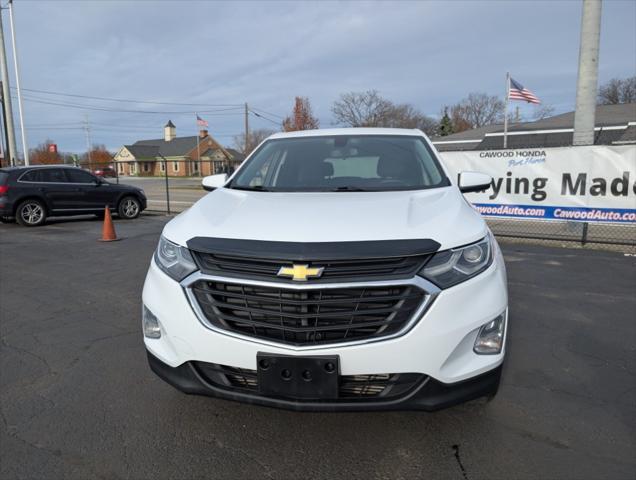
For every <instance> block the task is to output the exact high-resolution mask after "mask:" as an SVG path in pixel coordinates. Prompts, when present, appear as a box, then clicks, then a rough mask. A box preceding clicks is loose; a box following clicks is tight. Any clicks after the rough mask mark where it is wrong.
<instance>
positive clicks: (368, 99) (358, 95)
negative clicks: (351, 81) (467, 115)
mask: <svg viewBox="0 0 636 480" xmlns="http://www.w3.org/2000/svg"><path fill="white" fill-rule="evenodd" d="M331 111H332V112H333V115H334V118H335V120H336V123H339V124H344V125H347V126H350V127H387V128H419V129H420V130H422V131H423V132H425V133H427V134H433V133H434V132H435V129H436V127H437V123H436V122H435V120H433V119H432V118H430V117H427V116H426V115H424V114H423V113H421V112H420V111H419V110H417V109H416V108H415V107H413V106H412V105H409V104H408V103H403V104H399V105H395V104H394V103H393V102H391V101H390V100H387V99H385V98H383V97H381V96H380V94H379V93H378V91H377V90H367V91H366V92H349V93H344V94H342V95H340V99H339V100H337V101H335V102H334V104H333V106H332V107H331Z"/></svg>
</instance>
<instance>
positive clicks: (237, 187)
mask: <svg viewBox="0 0 636 480" xmlns="http://www.w3.org/2000/svg"><path fill="white" fill-rule="evenodd" d="M230 188H231V189H233V190H247V191H253V192H269V191H270V190H269V189H267V188H265V187H263V186H262V185H253V186H251V187H250V186H248V185H246V186H241V185H232V186H231V187H230Z"/></svg>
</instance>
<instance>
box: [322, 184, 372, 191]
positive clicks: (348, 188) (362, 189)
mask: <svg viewBox="0 0 636 480" xmlns="http://www.w3.org/2000/svg"><path fill="white" fill-rule="evenodd" d="M329 191H330V192H370V191H371V190H367V189H366V188H362V187H354V186H351V185H343V186H341V187H335V188H332V189H331V190H329Z"/></svg>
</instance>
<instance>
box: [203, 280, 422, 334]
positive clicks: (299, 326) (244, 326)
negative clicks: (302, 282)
mask: <svg viewBox="0 0 636 480" xmlns="http://www.w3.org/2000/svg"><path fill="white" fill-rule="evenodd" d="M191 288H192V291H193V293H194V296H195V298H196V300H197V302H198V304H199V306H200V309H201V311H202V312H203V314H204V315H205V317H206V318H207V320H208V321H209V322H210V323H211V324H212V325H214V326H216V327H218V328H222V329H225V330H229V331H232V332H237V333H241V334H243V335H247V336H251V337H256V338H263V339H267V340H273V341H277V342H281V343H286V344H290V345H317V344H325V343H334V342H341V341H353V340H362V339H369V338H378V337H384V336H387V335H391V334H393V333H396V332H398V331H399V330H401V329H402V328H403V327H404V326H405V324H406V323H407V322H408V321H409V320H410V319H411V318H412V316H413V314H414V313H415V311H416V310H417V308H418V307H419V306H420V305H421V304H422V301H423V300H424V298H425V292H423V291H422V290H420V289H419V288H417V287H416V286H413V285H397V286H385V287H355V288H316V289H304V290H292V289H286V288H278V287H263V286H256V285H244V284H234V283H227V282H220V281H213V280H199V281H197V282H195V283H194V284H193V285H192V287H191Z"/></svg>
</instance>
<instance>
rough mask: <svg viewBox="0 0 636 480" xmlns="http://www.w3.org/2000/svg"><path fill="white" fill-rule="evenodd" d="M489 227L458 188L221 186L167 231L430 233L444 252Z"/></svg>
mask: <svg viewBox="0 0 636 480" xmlns="http://www.w3.org/2000/svg"><path fill="white" fill-rule="evenodd" d="M486 233H487V227H486V224H485V222H484V221H483V219H482V218H481V216H480V215H479V214H478V213H477V212H476V211H475V210H474V209H473V208H472V207H471V206H470V205H469V204H468V203H467V202H466V201H465V200H464V198H463V196H462V195H461V193H460V192H459V190H458V189H457V187H455V186H451V187H444V188H436V189H431V190H421V191H396V192H316V193H314V192H311V193H308V192H302V193H300V192H298V193H277V192H253V191H242V190H232V189H227V188H219V189H217V190H215V191H214V192H211V193H209V194H208V195H206V196H205V197H203V198H202V199H201V200H199V201H198V202H197V203H195V204H194V205H193V206H192V208H190V209H188V210H186V211H185V212H183V213H182V214H180V215H179V216H177V217H175V218H174V219H173V220H172V221H170V222H169V223H168V224H167V225H166V226H165V228H164V231H163V234H164V236H165V237H166V238H167V239H169V240H171V241H173V242H175V243H178V244H180V245H186V242H187V241H188V240H190V239H191V238H193V237H217V238H236V239H249V240H270V241H284V242H346V241H364V240H402V239H418V238H422V239H432V240H435V241H436V242H439V243H440V244H441V247H440V250H445V249H447V248H452V247H457V246H460V245H465V244H467V243H471V242H473V241H476V240H479V239H480V238H483V237H484V236H485V235H486Z"/></svg>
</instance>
